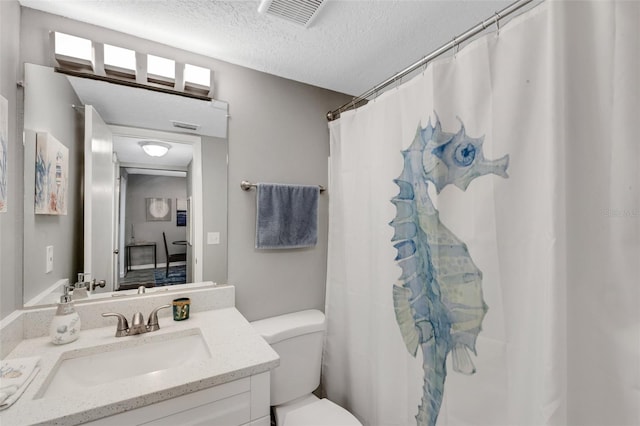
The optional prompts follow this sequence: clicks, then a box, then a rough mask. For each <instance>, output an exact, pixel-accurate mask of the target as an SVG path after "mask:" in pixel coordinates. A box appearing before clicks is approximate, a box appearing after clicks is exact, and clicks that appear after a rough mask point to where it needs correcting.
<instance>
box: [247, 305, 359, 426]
mask: <svg viewBox="0 0 640 426" xmlns="http://www.w3.org/2000/svg"><path fill="white" fill-rule="evenodd" d="M251 325H252V326H253V328H254V329H255V330H256V331H257V332H258V333H259V334H260V335H261V336H262V337H263V338H264V339H265V340H266V341H267V343H269V344H270V345H271V347H272V348H273V349H274V350H275V351H276V352H277V353H278V355H279V356H280V366H279V367H277V368H276V369H274V370H271V406H272V407H273V412H274V415H275V421H276V426H362V423H360V422H359V421H358V419H356V418H355V417H354V416H353V414H351V413H349V412H348V411H347V410H345V409H344V408H342V407H340V406H339V405H337V404H334V403H333V402H331V401H329V400H328V399H325V398H323V399H320V398H318V397H316V396H315V395H313V394H312V393H311V392H313V391H314V390H315V389H316V388H317V387H318V385H319V384H320V367H321V363H322V345H323V343H324V331H325V318H324V314H323V313H322V312H320V311H318V310H315V309H313V310H307V311H301V312H294V313H291V314H286V315H281V316H277V317H273V318H267V319H263V320H260V321H254V322H252V323H251Z"/></svg>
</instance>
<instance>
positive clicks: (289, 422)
mask: <svg viewBox="0 0 640 426" xmlns="http://www.w3.org/2000/svg"><path fill="white" fill-rule="evenodd" d="M284 423H285V425H286V426H362V423H360V422H359V421H358V419H356V418H355V416H354V415H353V414H351V413H350V412H348V411H347V410H345V409H344V408H342V407H340V406H339V405H336V404H334V403H333V402H331V401H329V400H328V399H320V400H318V401H317V402H314V403H312V404H308V405H304V406H302V407H300V408H298V409H296V410H293V411H291V412H289V413H288V414H287V417H286V418H285V421H284Z"/></svg>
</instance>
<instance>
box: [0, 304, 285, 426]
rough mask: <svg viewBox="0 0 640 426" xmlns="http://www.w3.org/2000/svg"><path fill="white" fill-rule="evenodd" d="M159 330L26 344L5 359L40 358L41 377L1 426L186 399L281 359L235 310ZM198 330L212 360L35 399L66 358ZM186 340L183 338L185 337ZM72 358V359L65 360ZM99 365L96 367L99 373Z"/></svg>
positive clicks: (90, 416)
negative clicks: (126, 343) (63, 357)
mask: <svg viewBox="0 0 640 426" xmlns="http://www.w3.org/2000/svg"><path fill="white" fill-rule="evenodd" d="M159 323H160V327H161V328H160V330H158V331H155V332H152V333H146V334H141V335H136V336H127V337H117V338H116V337H114V335H115V330H116V325H115V319H114V324H113V325H112V326H109V327H102V328H94V329H90V330H83V331H81V333H80V338H79V339H78V340H76V341H75V342H72V343H69V344H66V345H60V346H58V345H54V344H53V343H51V342H50V341H49V337H48V336H47V337H39V338H34V339H27V340H24V341H22V342H21V343H20V344H19V345H18V346H17V347H16V348H15V349H14V350H13V351H12V352H11V353H10V354H9V356H7V357H6V359H11V358H22V357H30V356H36V355H38V356H40V357H41V361H40V372H39V373H38V375H37V376H36V378H35V379H34V380H33V382H32V383H31V384H30V385H29V387H28V388H27V390H26V391H25V393H24V394H23V395H22V396H21V397H20V399H19V400H18V401H16V402H15V403H14V404H13V405H12V406H11V407H10V408H8V409H6V410H4V411H0V424H2V425H3V426H19V425H33V424H47V425H75V424H80V423H84V422H87V421H91V420H96V419H99V418H102V417H106V416H110V415H113V414H117V413H121V412H124V411H128V410H131V409H135V408H139V407H142V406H145V405H149V404H153V403H156V402H160V401H164V400H167V399H170V398H174V397H177V396H181V395H185V394H188V393H191V392H195V391H198V390H202V389H206V388H209V387H211V386H215V385H219V384H223V383H227V382H230V381H233V380H237V379H241V378H243V377H248V376H251V375H254V374H258V373H262V372H265V371H268V370H270V369H273V368H275V367H277V366H278V364H279V363H280V360H279V357H278V355H277V353H276V352H275V351H274V350H273V349H272V348H271V347H270V346H269V345H268V344H267V343H266V342H265V341H264V340H263V339H262V338H261V337H260V336H259V335H258V334H257V333H256V332H255V331H254V330H253V328H252V327H251V325H250V324H249V323H248V322H247V320H246V319H245V318H244V317H243V316H242V315H241V314H240V312H238V310H237V309H235V308H224V309H214V310H210V311H204V312H197V313H194V312H192V313H191V315H190V318H189V319H188V320H186V321H180V322H176V321H173V319H172V317H170V316H169V317H166V316H163V317H160V318H159ZM195 328H200V330H201V333H202V337H203V339H204V341H205V342H206V343H207V345H208V347H209V351H210V353H211V358H208V359H205V360H201V361H196V362H193V363H190V364H187V365H180V366H176V367H175V368H169V369H166V370H161V371H157V372H154V373H152V374H145V375H141V376H135V377H131V378H126V379H121V380H116V381H113V382H110V383H105V384H102V385H98V386H92V387H88V388H82V389H78V391H77V393H74V394H71V395H55V396H46V397H45V398H41V399H34V397H35V396H36V395H37V393H38V391H39V390H40V388H41V387H42V386H43V385H44V384H45V380H46V379H47V377H48V376H49V373H50V372H51V371H52V369H53V368H54V367H55V366H56V364H57V363H58V361H59V360H60V357H61V355H62V354H64V353H66V352H69V351H74V350H82V351H83V352H86V350H87V348H92V347H96V346H99V347H100V349H99V350H100V351H105V350H108V348H109V346H110V345H119V344H121V342H124V341H131V342H135V344H144V343H145V342H147V341H149V340H150V339H157V338H158V337H159V336H160V335H163V334H174V333H176V332H178V333H181V332H182V331H187V330H192V329H195ZM181 334H182V333H181ZM67 357H68V356H67ZM99 368H100V365H96V369H99Z"/></svg>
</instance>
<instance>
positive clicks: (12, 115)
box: [0, 1, 23, 318]
mask: <svg viewBox="0 0 640 426" xmlns="http://www.w3.org/2000/svg"><path fill="white" fill-rule="evenodd" d="M19 23H20V6H19V5H18V2H16V1H0V95H2V97H4V98H5V99H7V100H8V101H9V143H8V161H7V163H8V166H7V167H8V176H7V181H8V182H7V183H8V207H7V208H8V211H7V212H6V213H0V318H4V317H5V316H7V315H8V314H10V313H11V312H12V311H13V310H15V309H16V308H18V307H20V306H22V218H23V216H22V192H23V187H22V143H21V141H22V138H21V134H22V129H20V130H19V131H18V126H17V124H16V123H17V114H18V113H19V111H20V110H21V106H20V107H19V105H18V100H19V98H18V89H17V87H16V82H17V81H18V80H19V79H20V77H19V72H18V64H19V50H18V49H19V39H20V36H19V34H20V28H19Z"/></svg>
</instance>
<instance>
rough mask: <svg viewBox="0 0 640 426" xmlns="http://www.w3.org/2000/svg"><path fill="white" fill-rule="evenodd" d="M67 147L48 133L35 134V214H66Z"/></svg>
mask: <svg viewBox="0 0 640 426" xmlns="http://www.w3.org/2000/svg"><path fill="white" fill-rule="evenodd" d="M68 176H69V149H68V148H67V147H66V146H65V145H64V144H62V142H60V141H58V140H57V139H56V138H54V137H53V136H51V135H50V134H49V133H40V132H39V133H37V135H36V193H35V211H36V214H49V215H66V214H67V189H68V182H69V178H68Z"/></svg>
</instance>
